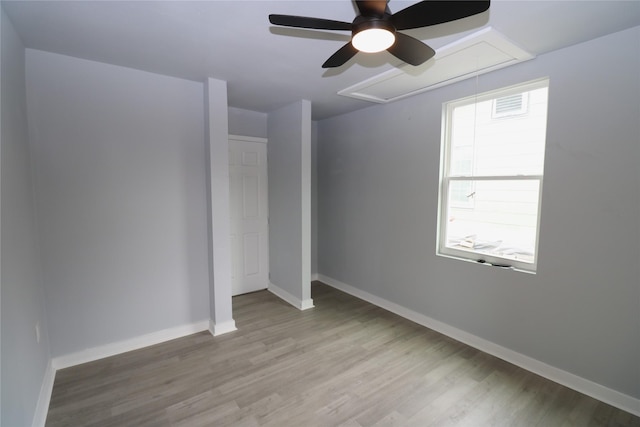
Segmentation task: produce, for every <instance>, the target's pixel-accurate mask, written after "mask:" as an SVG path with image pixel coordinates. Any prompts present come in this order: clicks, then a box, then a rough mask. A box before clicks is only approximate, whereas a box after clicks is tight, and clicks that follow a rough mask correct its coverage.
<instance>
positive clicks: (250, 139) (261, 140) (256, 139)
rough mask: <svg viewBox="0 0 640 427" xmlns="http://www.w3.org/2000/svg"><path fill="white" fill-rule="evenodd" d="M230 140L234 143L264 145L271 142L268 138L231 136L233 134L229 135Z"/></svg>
mask: <svg viewBox="0 0 640 427" xmlns="http://www.w3.org/2000/svg"><path fill="white" fill-rule="evenodd" d="M229 139H230V140H233V141H246V142H259V143H262V144H266V143H267V142H269V140H268V139H267V138H260V137H257V136H244V135H231V134H229Z"/></svg>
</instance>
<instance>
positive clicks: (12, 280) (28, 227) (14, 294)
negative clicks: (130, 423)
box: [0, 11, 50, 426]
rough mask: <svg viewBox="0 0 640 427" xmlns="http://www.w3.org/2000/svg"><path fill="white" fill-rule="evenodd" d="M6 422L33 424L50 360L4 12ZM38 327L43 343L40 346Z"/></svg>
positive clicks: (17, 46)
mask: <svg viewBox="0 0 640 427" xmlns="http://www.w3.org/2000/svg"><path fill="white" fill-rule="evenodd" d="M1 19H2V49H1V51H2V146H1V148H0V149H1V151H2V166H1V167H0V170H1V171H2V177H1V182H2V188H1V193H0V194H1V198H2V201H1V206H2V214H1V217H2V238H1V245H2V247H1V249H0V251H1V253H2V260H1V262H2V275H1V277H0V281H1V283H2V288H1V293H2V295H1V298H0V299H1V301H2V309H1V310H0V313H1V315H2V318H1V322H0V323H1V324H2V358H1V361H2V366H1V372H2V381H1V389H2V402H1V403H2V418H1V420H0V424H2V425H3V426H28V425H31V422H32V420H33V417H34V413H35V408H36V404H37V402H38V395H39V393H40V387H41V385H42V382H43V378H44V374H45V371H46V368H47V365H48V363H49V360H50V356H49V343H48V335H47V321H46V315H45V310H44V289H43V286H42V275H41V273H40V271H41V270H40V268H41V264H40V254H39V247H38V236H37V227H36V210H35V206H34V205H35V203H34V194H33V185H32V179H31V176H32V173H31V169H32V168H31V159H30V153H29V145H28V131H27V129H28V127H27V104H26V92H25V77H24V71H25V58H24V46H23V45H22V42H21V41H20V39H19V37H18V35H17V34H16V33H15V31H14V29H13V26H12V25H11V22H10V21H9V20H8V19H7V17H6V16H5V14H4V11H2V16H1ZM36 323H39V325H40V332H41V338H40V343H37V342H36V332H35V327H36Z"/></svg>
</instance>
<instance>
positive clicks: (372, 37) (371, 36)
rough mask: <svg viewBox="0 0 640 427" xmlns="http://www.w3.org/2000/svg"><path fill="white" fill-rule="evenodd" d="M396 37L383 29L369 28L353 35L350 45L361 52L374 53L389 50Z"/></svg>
mask: <svg viewBox="0 0 640 427" xmlns="http://www.w3.org/2000/svg"><path fill="white" fill-rule="evenodd" d="M395 41H396V36H395V35H394V34H393V33H392V32H391V31H389V30H387V29H384V28H369V29H366V30H362V31H360V32H358V33H356V34H354V35H353V38H352V39H351V44H352V45H353V47H355V48H356V49H358V50H359V51H361V52H367V53H374V52H381V51H383V50H387V49H388V48H390V47H391V46H392V45H393V43H394V42H395Z"/></svg>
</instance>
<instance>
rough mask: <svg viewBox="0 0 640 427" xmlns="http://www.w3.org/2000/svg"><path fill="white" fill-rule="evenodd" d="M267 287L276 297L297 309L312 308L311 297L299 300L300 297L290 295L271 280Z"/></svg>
mask: <svg viewBox="0 0 640 427" xmlns="http://www.w3.org/2000/svg"><path fill="white" fill-rule="evenodd" d="M267 289H268V290H269V292H271V293H272V294H274V295H275V296H277V297H278V298H280V299H282V300H284V301H286V302H288V303H289V304H291V305H292V306H294V307H295V308H297V309H298V310H308V309H310V308H313V299H311V298H308V299H305V300H301V299H300V298H297V297H295V296H293V295H291V294H290V293H289V292H287V291H285V290H284V289H282V288H281V287H279V286H276V285H274V284H273V283H271V282H269V287H268V288H267Z"/></svg>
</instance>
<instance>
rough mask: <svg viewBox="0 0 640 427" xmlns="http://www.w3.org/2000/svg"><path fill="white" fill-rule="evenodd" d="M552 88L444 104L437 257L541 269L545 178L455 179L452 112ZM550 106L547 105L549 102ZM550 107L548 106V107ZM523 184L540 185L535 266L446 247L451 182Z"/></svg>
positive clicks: (526, 86)
mask: <svg viewBox="0 0 640 427" xmlns="http://www.w3.org/2000/svg"><path fill="white" fill-rule="evenodd" d="M543 87H546V88H548V87H549V79H548V78H543V79H538V80H534V81H530V82H525V83H521V84H518V85H514V86H509V87H506V88H501V89H496V90H492V91H489V92H485V93H482V94H477V95H473V96H469V97H466V98H462V99H458V100H454V101H449V102H445V103H444V104H443V108H442V129H443V132H442V141H441V151H440V152H441V156H440V188H439V200H438V206H439V208H438V235H437V247H436V253H437V255H439V256H445V257H449V258H455V259H459V260H465V261H472V262H475V263H478V264H483V265H495V266H499V267H505V266H508V268H510V269H512V270H516V271H522V272H526V273H533V274H535V273H536V270H537V267H538V243H539V240H540V216H541V211H542V186H543V178H544V176H543V175H511V176H505V175H480V176H473V175H456V176H452V175H451V174H450V171H449V167H450V151H451V144H450V140H451V128H452V117H453V114H452V113H453V110H454V109H455V108H457V107H459V106H462V105H468V104H473V103H479V102H483V101H487V100H490V99H494V98H500V97H504V96H509V95H513V94H516V93H522V92H528V91H531V90H534V89H539V88H543ZM547 102H548V101H547ZM547 105H548V104H547ZM469 180H471V181H520V180H529V181H537V182H538V214H537V223H536V237H535V244H534V258H533V262H532V263H530V262H524V261H518V260H514V259H511V258H503V257H499V256H495V255H490V254H485V253H480V252H477V251H474V250H472V249H469V250H463V249H457V248H451V247H447V241H446V236H447V225H448V221H447V218H448V212H449V197H448V195H449V183H450V182H451V181H469Z"/></svg>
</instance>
